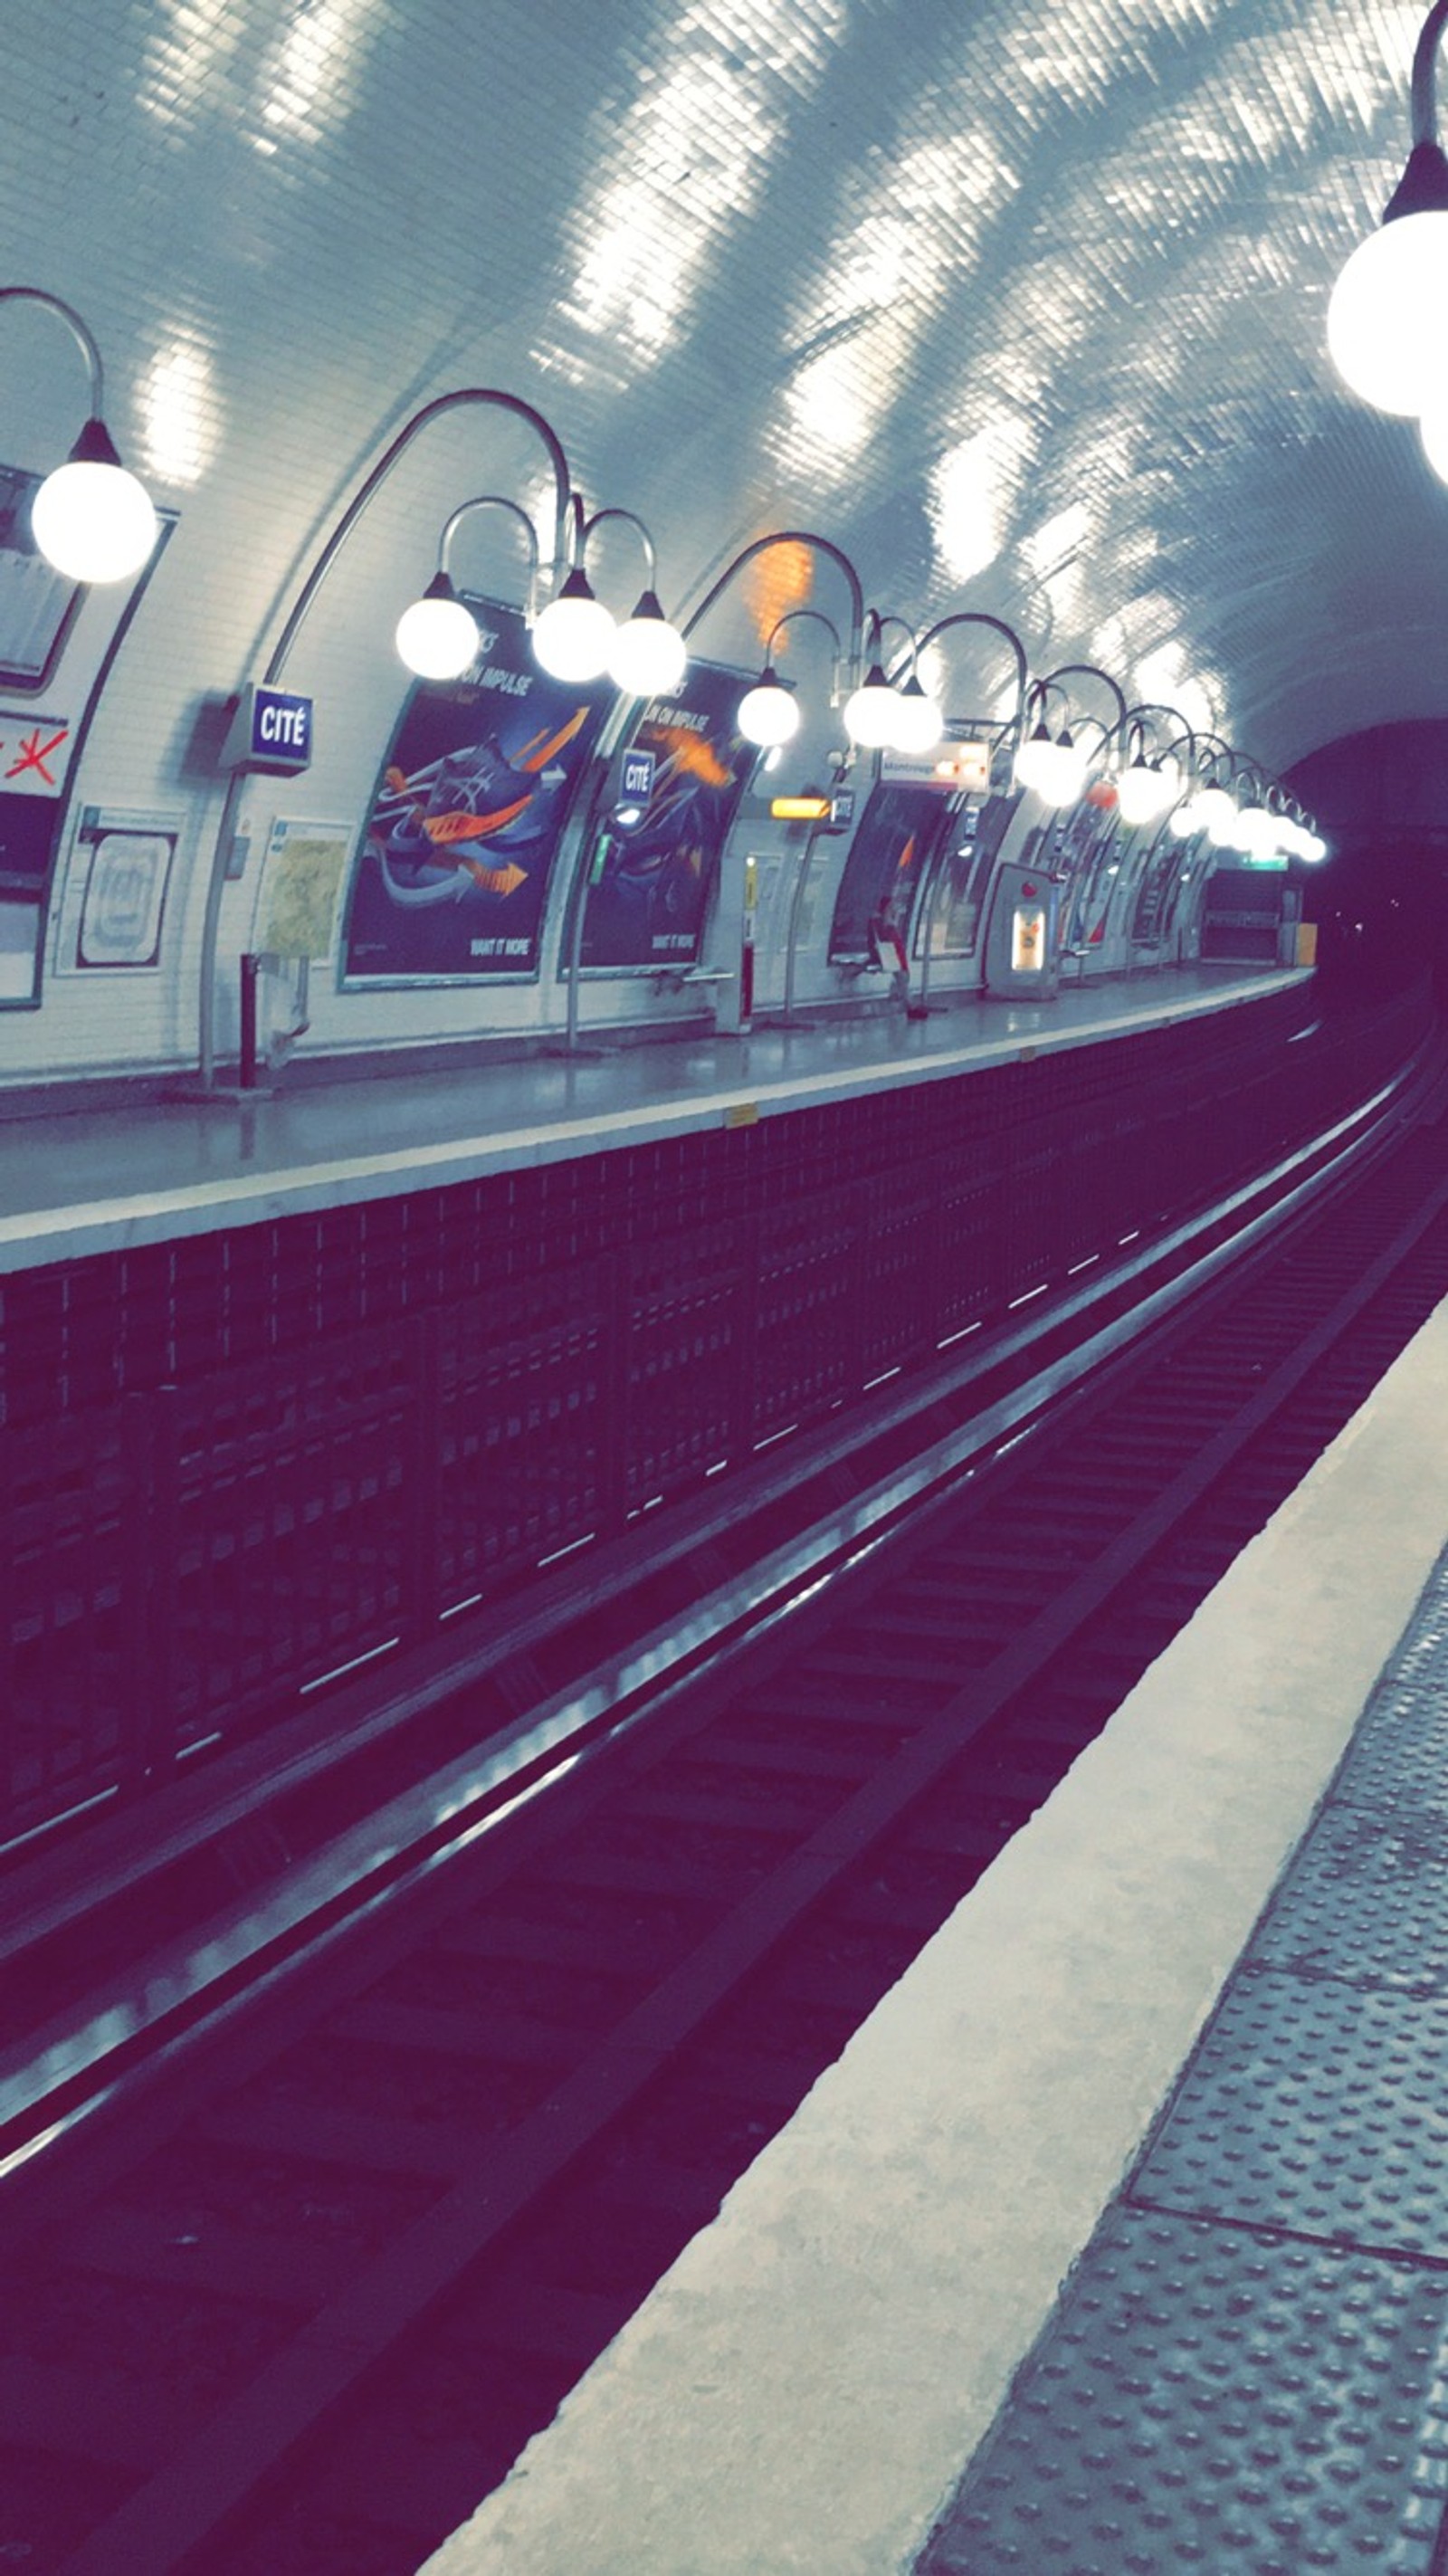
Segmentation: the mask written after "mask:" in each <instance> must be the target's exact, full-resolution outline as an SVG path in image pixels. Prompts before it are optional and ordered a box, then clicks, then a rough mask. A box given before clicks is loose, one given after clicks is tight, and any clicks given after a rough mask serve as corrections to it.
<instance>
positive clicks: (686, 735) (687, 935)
mask: <svg viewBox="0 0 1448 2576" xmlns="http://www.w3.org/2000/svg"><path fill="white" fill-rule="evenodd" d="M745 685H746V682H745V679H744V677H743V675H742V674H741V673H740V672H738V671H730V670H724V669H721V668H719V667H718V666H716V665H715V664H713V663H709V662H692V663H691V664H690V665H689V668H688V670H687V671H686V673H685V675H684V679H683V682H682V684H681V686H680V687H679V688H678V689H677V690H676V691H675V693H674V695H673V696H672V697H670V698H653V699H651V700H650V701H649V704H648V705H647V707H646V708H645V710H644V712H643V714H642V716H641V717H640V718H639V721H638V723H637V724H636V725H635V727H634V730H633V732H632V734H631V735H630V737H629V740H628V743H627V745H626V746H625V748H624V750H623V752H622V754H621V755H620V761H619V776H620V779H621V781H622V782H623V785H624V791H625V792H624V795H623V796H622V797H621V799H620V802H619V804H618V805H616V806H615V808H614V811H613V814H612V815H611V817H610V818H609V820H608V821H607V822H606V823H605V824H604V826H603V828H602V830H601V831H600V832H599V834H598V836H597V838H596V840H595V842H594V845H593V850H592V854H591V857H590V861H589V868H588V884H587V894H586V899H585V910H584V916H583V939H582V946H581V949H580V952H579V962H580V964H581V966H582V967H583V968H584V970H585V971H589V970H592V971H593V972H595V973H604V974H615V975H617V974H631V975H640V974H650V973H654V974H657V972H658V970H659V968H660V967H681V966H682V967H687V966H692V965H694V964H695V963H696V962H697V960H698V955H699V942H700V939H701V937H702V936H703V929H704V914H705V909H706V907H707V904H708V899H709V891H710V887H711V885H712V883H713V878H714V871H715V869H716V867H717V866H718V863H719V853H720V851H721V850H722V849H723V847H724V843H725V840H726V839H727V837H728V833H729V827H730V825H731V824H732V822H733V820H734V817H735V814H736V812H737V811H738V806H739V799H740V797H741V796H742V795H743V793H744V788H745V785H746V783H747V781H748V779H749V777H750V775H751V772H752V771H753V768H754V764H755V762H756V761H757V759H758V758H759V752H758V749H757V747H756V746H755V744H753V743H749V742H746V741H745V740H744V737H743V735H742V734H741V733H739V732H738V730H737V729H736V726H735V722H734V715H735V710H736V708H737V707H738V704H739V699H740V694H741V692H742V690H743V689H744V687H745ZM631 777H632V778H635V779H637V780H639V781H641V782H642V781H646V782H647V783H646V784H644V785H642V786H641V787H640V789H639V791H638V792H636V793H634V794H632V795H630V794H629V793H628V783H629V780H630V778H631Z"/></svg>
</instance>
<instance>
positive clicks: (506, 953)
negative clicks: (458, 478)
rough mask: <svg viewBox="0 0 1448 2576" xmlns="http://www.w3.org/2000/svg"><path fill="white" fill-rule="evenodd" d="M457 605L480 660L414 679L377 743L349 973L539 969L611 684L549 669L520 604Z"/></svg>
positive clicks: (366, 976)
mask: <svg viewBox="0 0 1448 2576" xmlns="http://www.w3.org/2000/svg"><path fill="white" fill-rule="evenodd" d="M468 606H469V607H470V608H471V610H472V611H473V614H474V616H475V617H476V618H477V621H478V626H479V629H480V631H481V634H482V648H481V651H480V653H479V655H478V659H477V661H476V662H475V663H474V665H473V668H472V670H471V671H470V673H469V674H468V676H467V678H466V679H464V680H453V681H440V682H439V681H424V682H421V683H420V684H419V685H418V687H417V688H415V689H414V690H413V692H412V695H411V696H410V697H409V699H408V701H407V704H406V705H405V707H404V708H403V711H402V716H401V720H400V722H399V724H398V728H397V731H396V733H395V734H394V736H393V739H392V743H391V746H390V748H389V750H388V754H387V759H386V762H385V764H384V767H383V772H382V778H381V781H380V783H379V785H378V788H377V792H376V795H375V797H374V799H373V804H372V811H371V813H370V814H369V816H368V818H367V822H366V825H365V828H364V830H363V835H362V842H361V847H360V849H359V851H358V854H357V862H356V867H355V869H354V872H353V878H352V894H351V902H350V904H349V906H348V913H347V929H346V936H345V940H344V945H343V980H344V982H346V983H349V984H358V983H368V982H373V983H375V982H383V983H394V984H395V983H416V982H418V981H429V982H433V983H465V982H469V981H471V980H472V979H473V978H475V977H479V976H488V975H533V974H536V972H537V968H538V933H539V927H540V924H541V922H542V919H543V909H544V904H545V901H546V898H547V893H548V880H549V874H550V871H551V869H552V866H553V859H554V854H555V852H556V850H557V847H558V836H559V833H560V831H561V829H562V826H563V820H564V816H565V815H566V813H567V811H568V804H569V799H570V797H571V795H572V792H573V788H574V785H575V783H576V781H577V778H578V775H579V772H580V770H581V769H582V768H583V766H584V764H585V762H586V761H587V759H588V756H589V754H590V752H591V751H592V749H593V745H594V742H595V740H596V739H597V735H598V728H599V725H600V723H601V721H602V718H603V714H604V711H605V709H606V707H607V706H608V704H609V703H610V700H611V698H612V694H613V692H612V688H611V685H610V683H609V682H608V681H606V680H603V681H599V680H594V681H590V682H587V683H586V684H579V683H577V682H574V681H568V680H553V679H550V678H549V677H548V675H547V673H546V672H544V671H541V670H540V669H539V667H538V665H537V663H536V662H535V661H534V659H533V655H532V652H531V650H530V648H529V644H528V630H527V626H526V623H525V621H524V619H523V616H522V614H521V613H520V611H519V610H517V609H516V608H501V607H495V606H494V605H493V603H492V602H491V601H489V600H484V599H469V601H468Z"/></svg>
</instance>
